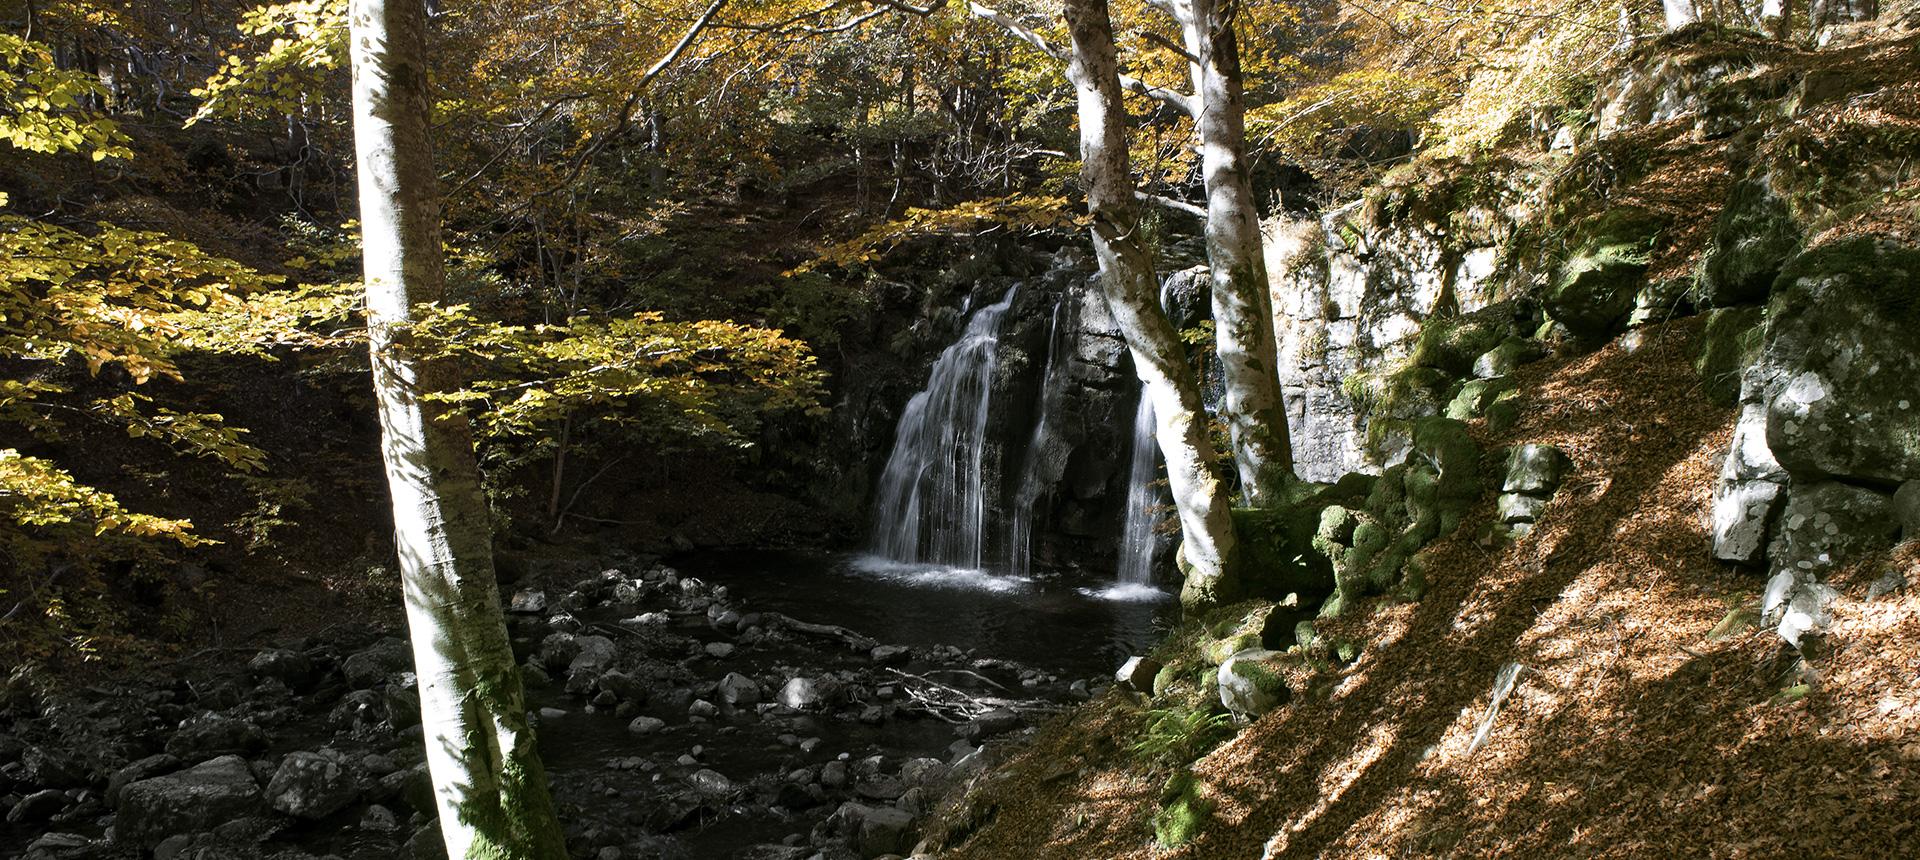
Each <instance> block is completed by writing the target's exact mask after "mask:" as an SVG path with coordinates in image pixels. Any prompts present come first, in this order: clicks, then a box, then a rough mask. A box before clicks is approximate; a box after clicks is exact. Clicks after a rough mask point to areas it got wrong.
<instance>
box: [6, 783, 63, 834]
mask: <svg viewBox="0 0 1920 860" xmlns="http://www.w3.org/2000/svg"><path fill="white" fill-rule="evenodd" d="M65 808H67V793H66V792H64V791H61V790H60V789H57V788H43V789H41V790H39V791H36V792H34V793H32V794H29V795H27V796H26V797H23V798H20V802H19V803H15V804H14V805H13V808H12V809H9V810H7V823H8V824H26V825H39V824H45V823H46V822H47V821H48V820H49V819H52V818H53V817H54V816H55V815H58V814H59V813H60V810H62V809H65Z"/></svg>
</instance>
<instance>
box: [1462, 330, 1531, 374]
mask: <svg viewBox="0 0 1920 860" xmlns="http://www.w3.org/2000/svg"><path fill="white" fill-rule="evenodd" d="M1543 355H1546V350H1544V349H1541V348H1540V343H1539V342H1538V341H1535V340H1532V339H1529V338H1524V337H1520V336H1518V335H1515V336H1512V337H1509V338H1507V339H1505V340H1502V341H1500V344H1499V345H1498V346H1495V347H1494V348H1492V349H1490V350H1487V351H1486V352H1483V353H1481V354H1480V356H1479V357H1477V358H1475V359H1474V360H1473V376H1474V378H1476V379H1497V378H1499V377H1502V376H1507V375H1509V374H1511V373H1513V372H1514V371H1516V370H1519V369H1520V365H1523V364H1527V363H1529V362H1533V361H1538V360H1539V359H1540V357H1541V356H1543Z"/></svg>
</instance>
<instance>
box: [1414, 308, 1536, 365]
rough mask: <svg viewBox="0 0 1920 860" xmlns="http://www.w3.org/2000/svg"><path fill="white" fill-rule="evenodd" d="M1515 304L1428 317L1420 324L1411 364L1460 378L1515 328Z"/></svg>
mask: <svg viewBox="0 0 1920 860" xmlns="http://www.w3.org/2000/svg"><path fill="white" fill-rule="evenodd" d="M1513 315H1514V314H1513V306H1512V305H1511V304H1510V303H1502V304H1497V305H1493V306H1491V307H1487V308H1483V309H1481V310H1478V311H1475V312H1473V313H1471V314H1465V315H1462V316H1457V317H1450V318H1443V317H1428V318H1427V319H1426V320H1425V321H1424V322H1422V323H1421V324H1420V339H1419V340H1418V341H1417V342H1416V343H1415V344H1414V347H1413V356H1412V359H1411V363H1412V364H1413V365H1414V366H1415V367H1430V368H1434V369H1436V370H1441V371H1445V372H1446V374H1447V375H1448V376H1452V377H1461V376H1465V375H1467V374H1468V373H1470V372H1471V371H1472V370H1473V360H1474V359H1476V358H1479V357H1480V356H1481V355H1484V354H1485V353H1486V352H1487V351H1488V350H1491V349H1493V348H1494V347H1496V346H1499V345H1500V342H1501V341H1502V340H1505V339H1506V337H1507V336H1508V335H1509V334H1512V329H1513Z"/></svg>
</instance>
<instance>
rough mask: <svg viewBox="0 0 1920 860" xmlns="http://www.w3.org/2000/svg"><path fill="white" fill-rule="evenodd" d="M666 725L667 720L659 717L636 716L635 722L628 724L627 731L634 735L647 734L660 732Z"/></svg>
mask: <svg viewBox="0 0 1920 860" xmlns="http://www.w3.org/2000/svg"><path fill="white" fill-rule="evenodd" d="M666 727H667V721H666V720H663V719H660V718H659V717H634V718H633V722H630V723H628V724H627V732H628V733H629V734H633V735H641V736H645V735H651V734H658V733H659V731H660V730H661V729H664V728H666Z"/></svg>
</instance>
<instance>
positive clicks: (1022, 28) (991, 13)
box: [967, 0, 1193, 116]
mask: <svg viewBox="0 0 1920 860" xmlns="http://www.w3.org/2000/svg"><path fill="white" fill-rule="evenodd" d="M967 11H968V12H970V13H972V14H973V16H974V17H976V18H981V19H983V20H987V21H991V22H993V23H995V24H998V25H1000V28H1001V29H1003V30H1006V31H1007V32H1008V33H1011V34H1013V37H1014V38H1016V39H1019V40H1020V41H1022V42H1025V43H1027V44H1029V45H1032V46H1033V47H1034V48H1037V49H1038V50H1039V51H1040V52H1041V53H1043V54H1046V55H1047V56H1049V57H1052V58H1054V59H1056V60H1059V61H1060V62H1063V63H1064V62H1067V61H1068V60H1069V59H1071V58H1070V57H1069V56H1068V55H1067V52H1066V51H1065V50H1062V49H1060V48H1058V47H1055V46H1054V45H1053V43H1051V42H1048V41H1047V38H1046V37H1045V36H1042V35H1040V34H1039V33H1038V32H1035V31H1034V30H1033V28H1031V27H1028V26H1026V25H1025V24H1022V23H1020V22H1018V21H1015V20H1013V18H1011V17H1009V16H1008V15H1007V14H1006V13H1004V12H1001V11H1000V10H998V9H995V8H993V7H991V6H987V5H984V4H981V3H976V2H971V0H969V2H968V3H967ZM1181 53H1182V54H1183V55H1184V54H1185V53H1186V52H1185V51H1182V52H1181ZM1119 77H1120V86H1121V87H1122V88H1124V89H1127V90H1130V91H1132V92H1135V93H1138V94H1140V95H1143V96H1146V97H1147V98H1150V99H1153V100H1155V101H1158V102H1161V103H1163V104H1167V105H1171V106H1172V107H1174V108H1175V109H1177V110H1179V111H1180V112H1181V113H1183V114H1186V115H1187V116H1193V102H1192V101H1191V100H1190V99H1188V98H1187V97H1186V96H1185V95H1183V94H1181V93H1177V92H1174V91H1173V90H1170V89H1167V88H1165V87H1156V86H1154V85H1152V84H1149V83H1147V82H1146V81H1143V80H1140V79H1139V78H1134V77H1129V76H1127V75H1120V76H1119Z"/></svg>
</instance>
